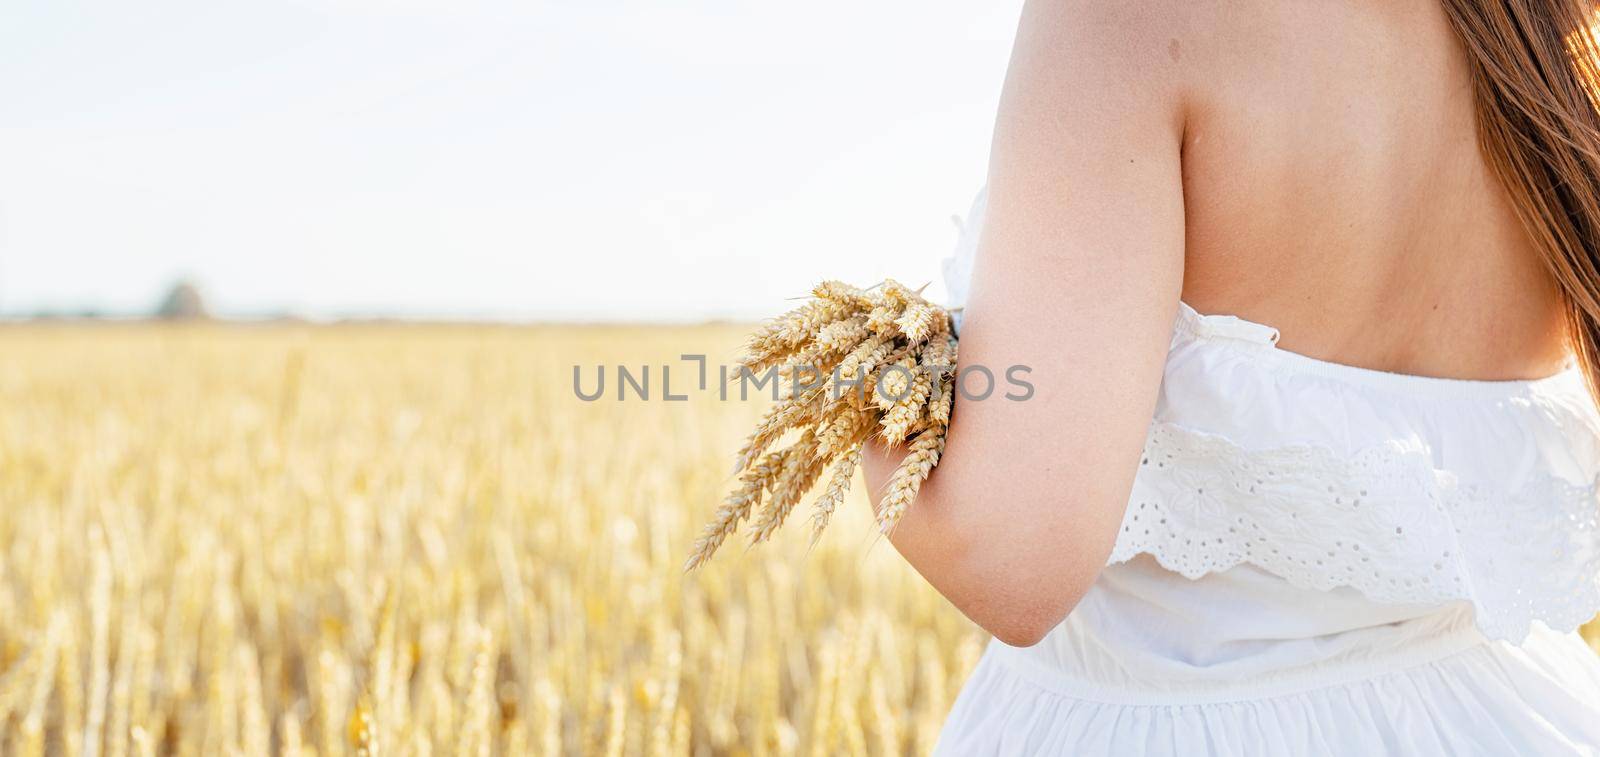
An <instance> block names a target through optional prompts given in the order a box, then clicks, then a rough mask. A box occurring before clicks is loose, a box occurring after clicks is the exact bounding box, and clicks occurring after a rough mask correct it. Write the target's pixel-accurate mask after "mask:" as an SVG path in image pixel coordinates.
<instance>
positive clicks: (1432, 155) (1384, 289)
mask: <svg viewBox="0 0 1600 757" xmlns="http://www.w3.org/2000/svg"><path fill="white" fill-rule="evenodd" d="M1192 18H1193V22H1194V24H1195V29H1194V33H1193V34H1192V35H1186V39H1188V40H1203V42H1199V43H1196V42H1190V44H1189V45H1188V46H1185V45H1184V44H1183V43H1181V42H1180V41H1179V40H1177V39H1176V38H1174V40H1173V41H1172V43H1171V44H1169V45H1168V49H1167V53H1168V55H1169V56H1170V57H1172V58H1173V59H1174V61H1175V62H1177V63H1179V65H1182V66H1184V67H1186V68H1188V67H1192V68H1189V70H1190V72H1191V74H1192V75H1191V76H1188V77H1186V78H1187V79H1188V81H1190V82H1192V83H1193V84H1192V85H1191V86H1193V87H1194V88H1195V91H1193V92H1191V93H1190V97H1189V101H1190V111H1189V113H1188V114H1187V119H1186V121H1185V131H1184V137H1183V148H1182V166H1183V185H1184V186H1183V195H1184V214H1185V218H1184V223H1185V233H1186V245H1185V270H1184V276H1183V294H1184V298H1185V299H1186V300H1187V301H1189V302H1190V304H1192V305H1194V306H1195V307H1196V308H1198V309H1199V310H1200V311H1201V312H1222V313H1231V314H1235V315H1238V316H1240V317H1244V318H1248V319H1250V320H1254V321H1260V322H1264V323H1269V324H1272V325H1274V326H1276V327H1278V328H1279V329H1280V331H1281V332H1282V342H1281V346H1282V347H1284V348H1286V349H1289V350H1293V351H1296V352H1302V353H1305V354H1309V355H1311V356H1314V357H1318V358H1322V359H1325V360H1331V361H1335V362H1340V363H1349V364H1353V365H1359V366H1363V367H1368V368H1376V369H1380V370H1387V371H1395V372H1400V373H1413V374H1420V375H1428V376H1447V377H1456V378H1473V379H1513V378H1530V377H1537V376H1544V375H1548V374H1550V373H1553V372H1555V371H1557V370H1558V369H1559V368H1560V366H1561V364H1562V363H1563V362H1564V361H1565V359H1566V354H1565V340H1564V338H1563V332H1562V324H1563V316H1562V309H1561V304H1560V300H1559V297H1558V294H1557V291H1556V289H1555V287H1554V285H1553V284H1552V283H1551V282H1550V279H1549V277H1548V274H1547V273H1546V272H1545V270H1544V268H1543V264H1542V262H1541V261H1540V259H1539V256H1538V254H1537V253H1536V251H1535V250H1534V249H1533V247H1532V246H1531V244H1530V242H1529V241H1528V240H1527V238H1526V237H1525V235H1524V233H1523V231H1522V228H1521V226H1520V224H1519V222H1518V219H1517V218H1516V216H1515V214H1514V212H1513V209H1512V206H1511V204H1510V201H1509V199H1508V197H1507V195H1506V192H1505V191H1504V189H1503V188H1502V186H1501V184H1500V183H1499V181H1497V179H1496V178H1495V176H1494V173H1493V171H1492V169H1491V168H1490V166H1489V164H1488V163H1487V161H1486V160H1485V158H1484V157H1483V156H1482V153H1481V152H1480V150H1479V147H1478V138H1477V133H1476V124H1475V121H1474V113H1473V102H1472V88H1471V81H1470V75H1469V69H1468V65H1467V61H1466V59H1465V57H1464V55H1463V53H1462V51H1461V50H1460V48H1459V46H1458V44H1457V42H1456V40H1455V38H1454V36H1453V34H1452V31H1451V29H1450V26H1449V24H1448V21H1447V19H1446V17H1445V15H1444V12H1443V11H1442V10H1441V8H1440V6H1439V3H1438V2H1437V1H1436V0H1404V1H1403V2H1374V1H1371V0H1362V1H1357V2H1348V1H1344V2H1305V1H1301V0H1296V1H1294V2H1274V1H1272V0H1254V1H1253V2H1250V3H1247V4H1240V3H1230V4H1226V5H1225V6H1213V7H1210V8H1206V9H1204V10H1196V11H1195V15H1194V16H1193V17H1192ZM1194 47H1198V48H1200V49H1191V48H1194Z"/></svg>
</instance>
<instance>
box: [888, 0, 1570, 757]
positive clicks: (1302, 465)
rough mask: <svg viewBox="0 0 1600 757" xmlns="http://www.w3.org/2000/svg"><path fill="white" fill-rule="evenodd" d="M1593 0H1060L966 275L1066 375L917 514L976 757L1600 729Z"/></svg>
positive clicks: (1048, 383)
mask: <svg viewBox="0 0 1600 757" xmlns="http://www.w3.org/2000/svg"><path fill="white" fill-rule="evenodd" d="M1592 11H1593V8H1592V7H1591V6H1590V5H1589V4H1587V3H1578V2H1568V1H1565V0H1442V2H1440V1H1435V0H1388V1H1386V2H1364V1H1361V0H1331V1H1329V0H1318V1H1316V2H1311V1H1310V0H1291V1H1290V2H1284V1H1283V0H1244V1H1243V2H1237V3H1233V2H1230V3H1206V2H1194V1H1193V0H1140V1H1138V2H1129V1H1128V0H1033V1H1032V2H1029V3H1028V4H1027V8H1026V10H1025V11H1024V14H1023V19H1022V23H1021V27H1020V31H1019V34H1018V37H1017V42H1016V47H1015V52H1014V57H1013V60H1012V63H1011V67H1010V71H1009V73H1008V77H1007V82H1006V86H1005V90H1004V95H1003V98H1002V104H1001V109H1000V114H999V118H998V119H997V122H996V128H995V137H994V144H993V153H992V156H991V167H990V177H989V185H988V195H987V199H986V203H985V202H980V204H979V205H978V207H977V208H976V209H975V210H977V211H978V213H976V215H978V216H980V218H975V219H974V223H973V224H972V225H971V228H972V231H971V232H970V236H971V237H972V238H970V239H969V240H967V244H966V245H964V247H965V248H966V252H964V253H963V255H972V258H971V260H970V265H967V262H968V261H966V260H965V259H964V258H962V257H961V256H958V259H957V260H956V261H955V263H956V264H955V265H953V266H951V267H950V273H951V281H950V285H951V290H952V294H953V295H954V297H955V298H956V300H957V302H956V303H955V304H958V305H961V304H964V305H965V312H964V319H963V320H964V323H962V325H961V329H962V330H961V363H962V365H964V366H977V365H983V366H986V367H988V368H990V369H991V370H993V371H994V372H995V373H996V374H998V373H999V372H1000V370H1003V368H1004V367H1006V366H1010V365H1013V364H1022V365H1026V366H1028V367H1029V368H1031V372H1030V373H1028V374H1027V379H1028V381H1029V383H1031V384H1032V385H1033V386H1034V388H1035V391H1034V392H1033V395H1032V397H1031V398H1029V399H1027V400H1026V401H1007V400H1005V399H1003V398H1001V397H1000V396H999V393H996V394H995V395H993V396H992V397H991V398H989V399H987V400H984V401H970V400H958V405H957V413H956V417H955V419H954V421H953V425H952V427H951V430H950V434H949V442H948V448H947V451H946V455H945V457H944V461H943V463H942V464H941V465H940V467H939V468H938V469H937V471H936V472H935V473H934V475H933V476H932V478H930V479H929V481H928V483H927V485H926V487H925V488H924V489H923V490H922V494H921V495H920V496H919V498H918V501H917V505H916V506H915V507H913V508H912V510H911V511H910V513H909V515H908V516H907V517H906V518H905V520H904V521H903V522H902V523H901V524H900V525H899V527H898V529H897V530H896V531H895V532H894V533H893V535H892V541H893V543H894V545H895V546H896V548H897V549H898V550H899V551H900V552H901V553H902V554H903V555H904V556H905V558H906V559H907V560H908V561H909V562H910V563H911V564H912V565H913V566H915V568H916V569H917V570H918V571H920V572H921V573H922V575H923V576H925V577H926V578H927V580H928V581H929V582H930V583H932V584H933V585H934V586H935V587H936V588H937V589H938V590H939V591H940V592H942V593H943V594H944V595H945V596H946V597H948V598H949V600H950V601H951V602H952V603H954V604H955V605H956V606H957V607H959V608H960V609H961V610H962V611H963V612H964V613H966V614H967V615H968V616H969V617H971V618H972V619H973V620H974V621H975V622H976V623H978V624H979V625H980V626H982V627H983V628H985V629H987V630H988V631H989V632H991V633H992V634H993V635H994V637H995V641H994V642H993V643H992V644H991V646H990V648H989V649H988V651H987V653H986V654H985V656H984V658H983V660H982V662H981V663H980V664H979V665H978V667H977V670H976V671H975V672H974V673H973V676H972V678H971V680H970V681H969V682H968V684H967V686H966V688H965V689H964V690H963V692H962V694H961V696H960V698H959V700H958V701H957V703H956V705H955V707H954V709H953V711H952V712H951V714H950V718H949V721H948V723H947V725H946V727H945V730H944V733H943V735H942V738H941V742H940V750H941V751H942V752H944V753H948V754H959V755H971V754H1034V753H1071V754H1118V755H1135V754H1273V755H1281V754H1359V755H1373V754H1538V755H1556V754H1592V753H1596V751H1597V750H1600V661H1597V659H1596V656H1595V654H1594V653H1593V652H1591V651H1590V650H1589V649H1588V648H1587V647H1586V646H1585V644H1584V643H1583V642H1582V640H1581V639H1580V638H1579V637H1578V636H1577V635H1576V634H1575V633H1574V631H1575V629H1576V628H1577V627H1578V626H1579V625H1580V624H1581V623H1583V622H1585V621H1586V620H1588V619H1589V618H1590V617H1592V616H1593V615H1594V614H1595V613H1596V611H1597V610H1600V586H1597V573H1600V534H1597V524H1596V520H1597V515H1600V501H1597V499H1596V490H1595V479H1596V474H1597V473H1600V444H1597V440H1600V413H1597V411H1596V406H1595V402H1594V400H1593V399H1592V391H1591V390H1592V389H1593V387H1594V385H1595V383H1596V382H1595V381H1594V379H1595V377H1596V375H1597V370H1600V116H1597V112H1596V107H1595V101H1594V99H1593V95H1594V89H1593V82H1594V79H1593V78H1592V77H1593V74H1594V73H1595V72H1594V61H1595V60H1596V58H1595V49H1594V46H1593V40H1592V39H1591V38H1590V37H1588V36H1587V24H1588V23H1589V21H1590V19H1591V15H1592ZM985 205H986V207H985ZM980 229H981V236H978V234H979V230H980ZM973 247H975V248H976V253H975V255H973V254H972V249H971V248H973ZM968 268H970V290H969V287H968V283H969V282H968V278H967V273H966V271H967V269H968ZM969 291H970V294H968V292H969ZM1222 313H1227V314H1230V315H1220V314H1222ZM974 381H978V379H974ZM980 383H981V382H980ZM980 388H981V387H980ZM896 454H898V453H895V452H893V451H890V450H878V451H877V453H876V454H875V456H874V459H872V460H871V461H870V465H869V469H868V480H869V483H870V484H872V485H874V488H876V487H877V486H878V485H880V484H881V482H883V481H884V480H885V479H886V478H887V476H888V472H889V471H890V469H891V466H892V465H893V464H894V457H895V456H896Z"/></svg>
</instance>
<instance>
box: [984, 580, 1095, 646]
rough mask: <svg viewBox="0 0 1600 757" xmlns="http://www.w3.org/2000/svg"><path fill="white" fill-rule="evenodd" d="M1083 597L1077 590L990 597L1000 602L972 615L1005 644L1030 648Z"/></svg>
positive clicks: (1064, 618) (1047, 633)
mask: <svg viewBox="0 0 1600 757" xmlns="http://www.w3.org/2000/svg"><path fill="white" fill-rule="evenodd" d="M1082 597H1083V592H1081V591H1076V590H1066V591H1052V592H1028V593H1026V594H1024V595H1021V596H1016V595H1013V596H1011V597H991V599H993V600H999V601H997V602H995V603H994V604H991V605H990V606H989V607H988V608H986V611H983V612H979V613H973V614H972V616H971V617H972V620H973V621H974V622H976V623H977V624H978V625H979V626H981V627H982V628H983V630H985V631H988V632H989V635H991V636H993V637H995V638H996V639H999V640H1000V641H1001V642H1002V643H1004V644H1006V645H1007V646H1012V647H1031V646H1033V645H1035V644H1038V643H1039V642H1040V641H1041V640H1043V639H1044V637H1045V636H1047V635H1049V633H1050V632H1051V631H1053V630H1055V628H1056V626H1059V625H1061V623H1062V621H1064V620H1066V619H1067V615H1068V614H1069V613H1071V612H1072V608H1074V607H1076V606H1077V604H1078V600H1079V599H1081V598H1082Z"/></svg>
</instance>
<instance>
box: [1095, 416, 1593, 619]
mask: <svg viewBox="0 0 1600 757" xmlns="http://www.w3.org/2000/svg"><path fill="white" fill-rule="evenodd" d="M1140 466H1141V467H1140V470H1139V475H1138V477H1137V478H1136V479H1135V483H1134V488H1133V494H1132V496H1131V497H1130V499H1129V503H1128V511H1127V514H1126V515H1125V516H1124V517H1123V523H1122V531H1121V533H1120V534H1118V539H1117V544H1116V547H1115V549H1114V550H1113V551H1112V554H1111V558H1110V562H1111V563H1120V562H1124V561H1127V560H1129V559H1131V558H1133V557H1134V556H1135V555H1139V554H1149V555H1152V556H1154V557H1155V558H1156V560H1157V561H1158V562H1160V563H1161V565H1162V566H1163V567H1165V568H1167V569H1168V570H1172V571H1175V572H1177V573H1181V574H1183V575H1184V576H1187V577H1189V578H1199V577H1200V576H1203V575H1205V574H1207V573H1212V572H1218V571H1223V570H1227V569H1229V568H1233V567H1235V566H1237V565H1240V564H1241V563H1249V564H1252V565H1255V566H1257V567H1260V568H1262V569H1264V570H1266V571H1268V572H1271V573H1274V574H1276V575H1279V576H1282V577H1283V578H1284V579H1286V580H1288V581H1289V582H1290V583H1292V584H1294V585H1296V586H1300V587H1304V588H1310V589H1315V590H1319V591H1327V590H1330V589H1334V588H1337V587H1352V588H1354V589H1357V590H1358V591H1360V592H1362V593H1363V594H1365V595H1367V596H1368V597H1371V598H1372V599H1374V600H1376V601H1381V602H1391V603H1435V602H1440V603H1442V602H1452V601H1462V600H1464V601H1468V602H1471V603H1472V605H1473V608H1474V610H1475V621H1476V624H1477V626H1478V628H1479V629H1480V630H1481V631H1482V632H1483V633H1484V635H1486V636H1488V637H1490V638H1493V639H1507V640H1511V641H1521V640H1522V639H1523V638H1525V637H1526V636H1527V634H1528V628H1529V624H1530V623H1531V622H1532V621H1534V620H1540V621H1543V622H1544V623H1545V624H1546V625H1548V626H1550V627H1551V628H1554V629H1557V630H1560V631H1570V630H1572V629H1575V628H1577V627H1578V626H1580V625H1582V624H1583V623H1584V622H1586V621H1588V620H1589V619H1590V618H1592V617H1594V615H1595V613H1596V612H1597V611H1600V582H1597V576H1600V502H1597V499H1596V493H1597V483H1600V481H1593V482H1590V483H1589V484H1587V485H1581V486H1580V485H1575V484H1572V483H1569V482H1567V481H1564V480H1562V479H1560V478H1557V477H1555V476H1551V475H1548V474H1541V475H1538V476H1536V477H1535V478H1534V479H1533V480H1530V481H1529V482H1528V483H1526V484H1525V485H1523V486H1521V487H1518V488H1517V489H1516V490H1515V491H1500V490H1496V489H1494V488H1492V487H1485V486H1480V485H1475V484H1467V483H1463V482H1462V481H1461V480H1460V478H1459V477H1458V476H1456V475H1454V474H1452V473H1450V472H1448V471H1442V470H1437V469H1435V468H1434V467H1433V466H1432V461H1431V458H1430V456H1429V454H1428V452H1427V451H1426V450H1425V449H1422V448H1421V445H1420V444H1407V443H1403V442H1398V441H1394V442H1388V443H1385V444H1383V445H1380V446H1378V447H1374V448H1371V449H1367V450H1364V451H1362V452H1360V453H1359V454H1357V455H1355V456H1354V457H1348V456H1345V455H1341V454H1338V453H1336V452H1334V451H1333V450H1329V449H1327V448H1323V447H1317V446H1311V445H1295V446H1289V447H1281V448H1275V449H1268V450H1259V451H1254V450H1246V449H1244V448H1242V447H1240V446H1238V445H1237V444H1234V443H1233V442H1231V441H1229V440H1228V439H1225V438H1223V437H1220V436H1217V435H1214V434H1207V433H1204V432H1199V431H1194V430H1190V429H1186V428H1182V427H1179V426H1176V425H1173V424H1170V423H1162V422H1157V423H1155V424H1153V425H1152V426H1151V429H1150V434H1149V437H1148V439H1147V441H1146V443H1145V452H1144V456H1143V458H1142V460H1141V462H1140Z"/></svg>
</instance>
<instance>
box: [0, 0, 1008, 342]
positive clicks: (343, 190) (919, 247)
mask: <svg viewBox="0 0 1600 757" xmlns="http://www.w3.org/2000/svg"><path fill="white" fill-rule="evenodd" d="M1020 6H1021V3H1020V0H1008V1H1006V2H998V3H996V2H988V1H984V2H980V0H960V1H957V0H916V1H915V2H913V1H912V0H870V1H869V2H862V1H861V0H851V1H850V2H846V1H845V0H813V1H812V2H807V3H782V4H779V3H772V2H759V1H756V0H745V2H735V1H734V0H667V1H663V0H657V1H656V2H648V3H647V2H640V1H635V0H544V1H541V0H532V1H531V2H529V1H528V0H523V1H522V2H503V3H502V2H476V0H465V1H464V0H454V1H452V2H425V1H424V0H399V1H398V2H397V1H395V0H303V1H302V2H281V1H280V2H275V1H271V0H261V1H257V2H240V1H238V0H141V1H140V2H132V3H130V2H110V1H105V2H82V1H75V0H49V1H47V0H20V1H19V2H10V3H7V4H6V8H5V10H4V11H0V315H15V314H17V313H22V312H28V311H34V310H39V309H54V310H66V309H82V308H85V307H95V308H100V309H105V310H111V311H137V312H142V311H146V310H148V309H150V308H151V307H152V305H153V304H154V302H155V301H156V300H157V299H158V298H159V297H160V295H161V293H162V292H163V291H164V290H165V288H166V287H167V285H168V284H169V283H170V282H171V281H173V280H174V279H177V278H179V277H187V278H191V279H193V280H195V281H196V282H197V283H198V284H199V285H200V287H201V289H202V291H203V292H204V293H205V294H206V296H207V297H208V300H209V302H210V304H211V306H212V308H213V309H215V310H217V311H220V312H222V313H224V314H233V315H254V314H263V313H270V312H277V311H289V312H294V313H297V314H302V315H308V316H313V317H334V316H341V315H399V316H419V317H462V318H478V317H487V318H510V319H544V318H558V319H580V320H588V319H603V320H629V319H652V320H657V319H659V320H697V319H701V318H712V317H725V316H733V317H749V316H752V315H767V314H770V313H772V312H776V311H777V310H781V309H784V307H785V306H786V305H787V304H789V303H786V302H785V301H784V300H783V298H785V297H792V296H795V295H799V294H803V293H804V292H805V291H806V290H807V289H808V288H809V286H810V285H811V284H812V283H814V282H815V281H816V280H818V279H821V278H825V277H831V278H841V279H845V280H848V281H854V282H861V283H871V282H874V281H877V280H879V279H881V278H883V277H885V276H894V277H897V278H900V279H902V280H904V281H906V282H907V283H915V284H920V283H922V282H925V281H936V280H937V278H938V271H939V261H940V259H941V258H943V257H945V256H946V255H948V254H949V252H950V249H951V247H952V245H953V243H954V241H955V237H954V227H953V225H952V223H951V221H950V217H951V215H952V214H959V213H964V212H965V211H966V209H967V206H968V204H969V202H970V200H971V198H972V195H973V193H974V192H976V191H977V189H978V187H979V186H980V184H981V183H982V181H983V174H984V166H985V161H986V160H987V154H988V147H989V133H990V128H991V126H992V122H993V117H994V108H995V103H996V101H997V99H998V96H999V90H1000V84H1001V79H1002V77H1003V75H1004V71H1005V64H1006V57H1007V55H1008V54H1009V50H1010V45H1011V37H1012V34H1013V32H1014V25H1015V22H1016V16H1017V13H1018V12H1019V10H1020ZM933 291H935V292H937V291H939V290H938V288H937V285H936V287H935V289H934V290H933Z"/></svg>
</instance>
